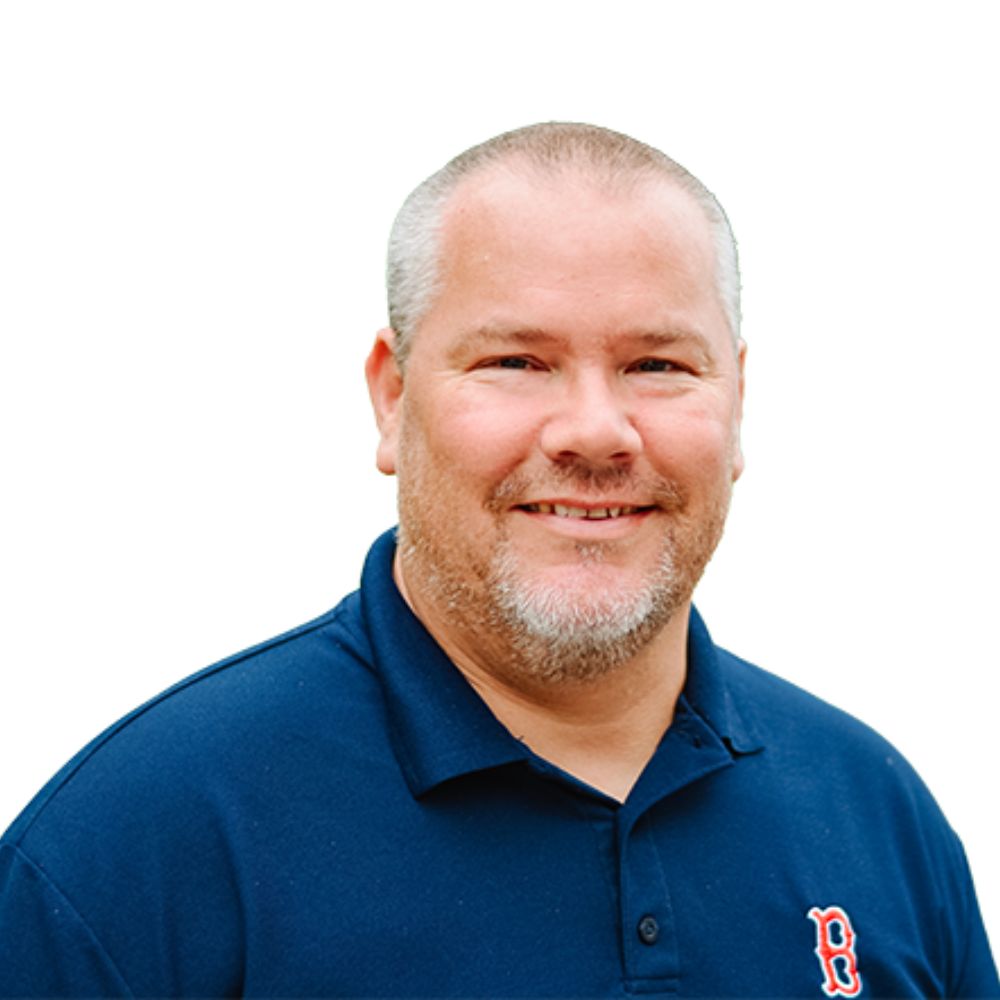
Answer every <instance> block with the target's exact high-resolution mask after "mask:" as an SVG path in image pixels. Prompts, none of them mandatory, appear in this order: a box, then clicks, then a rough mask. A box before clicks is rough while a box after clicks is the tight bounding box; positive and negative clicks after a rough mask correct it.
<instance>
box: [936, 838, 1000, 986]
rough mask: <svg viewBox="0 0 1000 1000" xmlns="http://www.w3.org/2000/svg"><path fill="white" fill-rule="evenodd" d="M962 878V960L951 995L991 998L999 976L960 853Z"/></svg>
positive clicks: (964, 862)
mask: <svg viewBox="0 0 1000 1000" xmlns="http://www.w3.org/2000/svg"><path fill="white" fill-rule="evenodd" d="M961 860H962V868H963V876H964V880H965V894H966V895H965V905H966V920H965V928H966V932H965V960H964V962H963V963H962V966H961V968H960V970H959V972H960V976H959V979H958V982H957V983H956V984H955V987H954V989H953V990H952V991H951V992H949V994H948V996H950V997H969V998H973V997H975V998H979V1000H983V998H991V997H1000V979H998V977H997V968H996V964H995V962H994V961H993V955H992V953H991V951H990V942H989V939H988V938H987V936H986V927H985V925H984V924H983V917H982V913H981V912H980V909H979V903H978V902H977V900H976V889H975V886H974V885H973V882H972V872H971V871H970V870H969V864H968V861H967V860H966V857H965V852H964V851H962V855H961Z"/></svg>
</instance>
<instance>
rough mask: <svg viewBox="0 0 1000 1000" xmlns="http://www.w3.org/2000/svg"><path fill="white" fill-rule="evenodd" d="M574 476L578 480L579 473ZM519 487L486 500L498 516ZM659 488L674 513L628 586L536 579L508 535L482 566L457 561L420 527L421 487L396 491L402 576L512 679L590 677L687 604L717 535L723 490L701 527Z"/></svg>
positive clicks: (596, 551)
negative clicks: (652, 555)
mask: <svg viewBox="0 0 1000 1000" xmlns="http://www.w3.org/2000/svg"><path fill="white" fill-rule="evenodd" d="M567 478H569V477H567ZM573 478H576V479H582V478H584V477H582V476H580V473H579V471H577V472H576V475H575V476H573ZM592 478H596V477H592ZM524 487H525V484H524V483H523V482H520V481H516V480H509V481H507V482H505V483H504V484H502V485H501V487H500V488H499V489H498V490H497V493H496V495H495V496H494V497H493V498H492V499H491V501H490V503H489V504H488V507H491V508H493V509H494V511H495V512H497V513H498V514H499V511H501V510H503V509H504V508H505V507H506V505H507V503H508V501H509V499H510V497H511V496H521V495H525V488H524ZM655 495H656V496H657V498H658V502H659V503H660V505H661V507H662V508H663V509H664V510H666V511H667V512H668V513H669V514H671V516H673V517H675V518H677V519H678V520H677V522H676V523H675V524H673V525H671V526H670V528H669V529H668V533H667V534H665V536H664V539H663V549H662V552H661V555H660V560H659V563H658V565H657V566H656V567H655V569H654V571H653V572H651V573H650V574H649V576H648V577H647V579H646V581H645V585H644V586H643V587H642V588H641V589H638V590H634V591H632V592H625V593H606V592H605V593H600V592H594V593H587V594H585V595H581V594H580V593H579V592H577V593H572V592H570V593H567V592H565V591H564V590H563V589H562V588H560V587H558V586H552V585H544V584H538V583H532V582H531V581H529V580H526V579H524V577H523V575H522V574H521V573H520V572H519V568H518V554H517V552H516V551H514V550H513V548H512V547H511V545H510V542H509V540H508V539H506V538H501V539H500V541H499V543H498V545H497V547H496V549H495V550H494V552H493V553H492V554H491V555H490V557H489V559H488V561H487V562H486V563H485V564H482V563H481V564H479V565H476V564H474V563H473V564H470V562H468V561H463V560H462V559H461V557H460V556H458V555H457V554H456V553H454V552H452V551H443V550H442V548H441V546H440V545H438V544H437V543H436V541H435V539H434V535H433V533H432V532H426V531H423V530H421V526H422V525H423V524H429V523H431V522H430V521H428V520H425V518H428V517H434V516H435V514H436V512H435V511H434V510H433V509H432V507H431V506H430V505H429V504H428V501H427V500H426V498H425V496H424V494H423V492H422V491H421V490H419V489H411V490H401V491H400V525H401V526H400V531H399V547H400V555H401V558H402V563H403V570H404V573H405V575H406V578H407V579H408V580H411V581H419V588H420V591H421V593H422V595H423V596H424V598H425V599H428V600H430V602H431V603H432V604H433V605H434V606H435V607H436V608H437V609H438V613H439V614H441V615H443V616H445V617H447V619H448V621H449V623H451V624H453V625H456V626H458V628H459V630H460V631H461V632H462V633H463V634H464V635H466V636H469V637H475V642H476V644H477V645H476V653H477V658H478V659H480V660H481V661H482V662H483V663H484V665H487V664H488V666H489V668H490V671H491V672H492V673H494V674H495V675H498V676H502V677H504V678H505V679H506V680H508V681H509V682H511V683H513V684H514V685H518V684H519V683H520V684H523V683H524V682H526V681H527V682H528V683H531V684H534V685H537V684H542V685H549V684H558V683H565V682H569V683H573V682H575V683H588V682H592V681H594V680H597V679H598V678H600V677H603V676H604V675H606V674H608V673H610V672H611V671H613V670H615V669H617V668H618V667H620V666H622V665H623V664H624V663H626V662H627V661H629V660H631V659H632V658H633V657H635V656H636V655H637V654H638V653H639V652H640V651H641V650H642V649H643V648H645V647H646V646H647V645H648V643H649V642H650V641H651V640H652V639H653V638H654V637H655V636H656V635H657V634H658V633H659V632H660V631H661V630H662V629H663V628H664V627H665V626H666V625H667V623H668V622H669V621H670V620H671V618H672V617H673V616H674V615H675V614H676V612H677V611H678V610H679V609H681V608H683V607H685V606H686V604H687V602H688V601H689V600H690V598H691V594H692V592H693V590H694V587H695V584H696V583H697V582H698V580H699V578H700V577H701V574H702V572H703V571H704V568H705V565H706V564H707V562H708V560H709V559H710V557H711V555H712V552H713V551H714V550H715V546H716V544H717V543H718V541H719V538H720V537H721V535H722V527H723V524H724V522H725V517H726V512H727V510H728V506H729V493H728V491H726V493H725V495H724V496H721V497H720V499H719V502H718V504H717V505H716V508H715V509H714V510H712V511H710V512H709V514H708V516H707V517H706V519H705V522H704V523H702V524H700V525H685V524H684V523H683V521H684V508H685V506H686V504H685V498H684V497H683V495H682V494H681V492H680V491H679V490H678V489H677V487H675V486H674V485H673V484H672V483H667V482H660V483H659V486H658V489H657V490H656V492H655ZM679 536H682V537H683V540H680V538H679ZM614 544H615V543H613V542H609V543H594V544H590V545H579V546H577V551H578V553H579V554H580V557H581V561H582V562H584V563H586V562H592V563H599V562H601V561H603V560H604V559H605V558H607V557H608V556H609V555H610V554H611V553H612V552H613V549H614Z"/></svg>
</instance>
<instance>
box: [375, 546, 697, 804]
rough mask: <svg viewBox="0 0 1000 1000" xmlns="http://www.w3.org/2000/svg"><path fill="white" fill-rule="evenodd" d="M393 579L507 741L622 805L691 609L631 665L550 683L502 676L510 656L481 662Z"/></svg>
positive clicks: (682, 652)
mask: <svg viewBox="0 0 1000 1000" xmlns="http://www.w3.org/2000/svg"><path fill="white" fill-rule="evenodd" d="M394 576H395V579H396V584H397V586H398V587H399V589H400V592H401V593H402V595H403V597H404V599H405V600H406V602H407V604H409V606H410V608H411V609H412V610H413V612H414V614H416V615H417V617H418V618H420V620H421V621H422V622H423V624H424V625H425V627H426V628H427V629H428V631H429V632H430V633H431V635H432V636H434V638H435V640H436V641H437V642H438V644H439V645H440V646H441V647H442V649H444V651H445V653H447V655H448V656H449V658H450V659H451V661H452V662H453V663H454V664H455V666H456V668H457V669H458V670H460V671H461V673H462V674H463V675H464V676H465V678H466V680H467V681H468V682H469V684H470V685H471V686H472V687H473V689H474V690H475V691H476V693H477V694H478V695H479V696H480V697H481V698H482V699H483V701H484V702H485V703H486V704H487V706H488V707H489V709H490V710H491V711H492V713H493V714H494V715H495V716H496V718H497V719H498V720H499V721H500V722H501V723H502V724H503V725H504V726H505V727H506V728H507V729H508V730H509V731H510V732H511V734H512V735H514V736H515V737H516V738H517V739H519V740H521V741H522V742H523V743H525V744H526V745H527V746H529V747H530V748H531V749H532V750H533V751H534V752H535V753H536V754H538V755H539V756H540V757H542V758H544V759H545V760H547V761H549V762H550V763H552V764H555V765H556V766H558V767H560V768H561V769H562V770H564V771H566V772H568V773H569V774H572V775H573V776H574V777H577V778H579V779H580V780H581V781H584V782H586V783H587V784H589V785H591V786H592V787H594V788H597V789H598V790H600V791H602V792H604V793H605V794H606V795H610V796H611V797H613V798H615V799H617V800H618V801H620V802H623V801H624V800H625V799H626V798H627V796H628V793H629V791H630V790H631V788H632V786H633V785H634V784H635V782H636V780H637V779H638V777H639V775H640V774H641V773H642V770H643V768H644V767H645V765H646V763H647V761H648V760H649V758H650V757H651V756H652V755H653V753H654V751H655V750H656V747H657V745H658V744H659V742H660V739H661V737H662V736H663V733H664V732H665V731H666V729H667V727H668V726H669V725H670V723H671V722H672V720H673V715H674V709H675V707H676V704H677V699H678V697H679V696H680V693H681V689H682V688H683V686H684V681H685V677H686V668H687V631H688V614H689V610H690V603H689V602H686V603H685V604H684V605H683V606H682V607H680V608H678V609H677V611H676V612H675V614H674V615H673V616H672V618H671V619H670V620H669V621H668V622H667V624H666V625H665V626H664V628H662V629H661V630H660V631H659V632H658V633H657V634H656V635H655V636H653V638H652V639H651V640H650V642H649V643H647V644H646V645H645V646H644V647H643V648H642V649H641V650H639V652H638V653H637V654H636V655H635V656H633V657H632V658H631V659H629V660H627V661H625V662H623V663H620V664H618V665H617V666H616V667H614V668H613V669H611V670H609V671H608V672H607V673H605V674H602V675H600V676H598V677H594V678H590V679H587V680H573V679H563V680H560V681H558V682H553V681H544V680H538V679H537V678H533V677H531V676H530V675H528V674H520V673H518V672H516V671H512V670H510V669H504V666H505V665H506V664H507V663H509V662H510V661H511V660H512V659H513V657H509V658H507V659H504V658H503V657H502V656H498V653H499V651H498V650H489V651H488V653H487V655H483V653H484V651H485V647H484V646H483V637H482V634H481V633H480V634H479V635H477V636H476V637H475V641H472V642H469V643H463V642H462V641H461V639H460V638H459V637H456V636H453V635H450V634H445V632H446V630H443V629H440V628H435V618H434V615H433V613H429V614H428V613H426V612H427V611H428V610H429V609H421V607H420V602H419V601H416V602H415V601H414V600H413V596H412V595H411V593H410V592H409V591H408V589H407V587H406V583H405V580H404V577H403V573H402V571H401V567H400V563H399V560H398V558H397V562H396V565H395V567H394ZM422 610H423V611H424V612H425V613H422ZM491 654H492V655H491Z"/></svg>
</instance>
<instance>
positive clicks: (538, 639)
mask: <svg viewBox="0 0 1000 1000" xmlns="http://www.w3.org/2000/svg"><path fill="white" fill-rule="evenodd" d="M578 551H579V552H580V555H581V557H582V559H583V560H584V561H588V560H592V561H595V562H600V561H602V560H603V558H604V550H603V548H601V547H599V546H578ZM679 583H680V580H679V578H678V574H677V572H676V571H675V568H674V559H673V553H672V552H670V551H669V549H668V550H665V551H664V553H663V556H662V558H661V560H660V564H659V566H658V567H657V570H656V573H655V575H654V576H653V578H652V579H651V580H650V581H649V582H648V585H647V586H646V587H645V588H644V589H643V590H641V591H640V592H638V593H634V594H615V593H611V594H602V595H596V594H595V595H593V596H590V598H589V600H588V601H587V602H586V603H585V604H581V602H580V600H579V597H578V596H575V595H569V594H566V593H565V592H564V591H562V590H561V589H560V588H558V587H553V586H544V585H537V584H536V585H532V584H529V583H525V582H524V581H523V580H521V579H519V577H518V573H517V568H516V557H514V556H513V554H512V553H501V554H499V555H498V556H497V557H496V558H494V560H493V565H492V567H491V573H490V576H489V578H488V580H487V588H488V591H489V593H490V595H491V600H490V601H489V605H488V606H489V609H490V622H489V625H491V626H492V627H493V628H494V629H495V630H499V631H502V633H503V634H505V635H506V637H507V640H508V642H509V644H510V645H511V647H512V649H513V651H514V654H515V660H516V662H517V672H518V674H520V675H521V676H526V677H530V678H531V679H532V680H534V681H536V682H541V683H544V684H554V683H560V682H564V681H575V682H578V683H586V682H588V681H594V680H596V679H597V678H599V677H602V676H604V675H605V674H607V673H610V672H611V671H612V670H614V669H616V668H617V667H619V666H621V665H622V664H623V663H625V662H626V661H628V660H631V659H632V658H633V657H634V656H635V655H636V654H637V653H638V652H639V651H640V650H641V649H643V648H644V647H645V646H646V645H647V644H648V643H649V642H650V641H651V640H652V639H653V637H654V636H655V635H656V634H657V633H658V632H659V631H660V630H661V629H662V628H663V627H664V626H665V625H666V624H667V622H668V621H669V620H670V619H671V618H672V617H673V615H674V612H675V611H676V610H677V608H678V607H679V606H680V605H682V604H683V603H684V601H685V600H686V595H685V594H684V593H683V588H682V587H681V586H679Z"/></svg>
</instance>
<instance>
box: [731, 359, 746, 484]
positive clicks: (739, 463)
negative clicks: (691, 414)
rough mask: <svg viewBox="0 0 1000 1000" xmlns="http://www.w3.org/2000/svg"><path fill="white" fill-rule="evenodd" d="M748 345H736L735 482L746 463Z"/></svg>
mask: <svg viewBox="0 0 1000 1000" xmlns="http://www.w3.org/2000/svg"><path fill="white" fill-rule="evenodd" d="M746 360H747V345H746V342H745V341H742V340H741V341H740V342H739V343H738V344H737V345H736V363H737V365H738V366H739V388H738V392H739V396H738V398H737V400H736V412H735V413H734V414H733V420H734V422H735V427H734V428H733V482H734V483H735V482H736V480H737V479H739V478H740V476H741V475H742V474H743V468H744V466H745V464H746V463H745V461H744V459H743V446H742V445H741V444H740V427H741V425H742V423H743V392H744V387H745V379H744V371H745V369H746Z"/></svg>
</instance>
